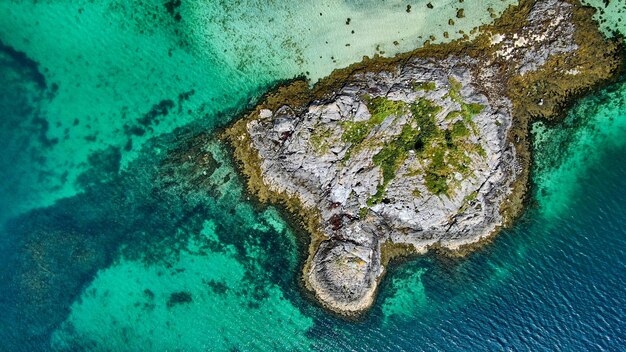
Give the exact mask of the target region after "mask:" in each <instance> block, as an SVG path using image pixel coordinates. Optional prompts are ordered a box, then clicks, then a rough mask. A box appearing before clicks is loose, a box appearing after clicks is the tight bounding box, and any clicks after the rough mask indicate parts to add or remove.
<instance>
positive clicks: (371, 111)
mask: <svg viewBox="0 0 626 352" xmlns="http://www.w3.org/2000/svg"><path fill="white" fill-rule="evenodd" d="M592 16H593V11H592V10H591V9H589V8H586V7H583V6H582V5H581V4H580V3H578V2H577V1H575V0H541V1H531V0H521V1H520V3H519V5H517V6H515V7H511V8H509V9H508V10H506V11H505V12H504V13H503V14H502V16H501V17H500V18H498V19H497V20H495V22H494V23H493V24H491V25H488V26H484V27H482V28H481V29H480V32H479V34H478V35H477V36H476V37H475V38H474V39H470V38H469V37H466V38H465V39H463V40H459V41H455V42H452V43H447V44H438V45H430V44H428V43H427V45H426V46H424V47H423V48H420V49H418V50H416V51H413V52H410V53H406V54H402V55H398V56H396V57H394V58H382V57H375V58H372V59H369V58H365V59H364V61H363V62H361V63H357V64H354V65H352V66H350V67H348V68H345V69H342V70H337V71H335V72H333V73H332V74H331V75H330V76H329V77H327V78H325V79H323V80H321V81H320V82H318V83H317V84H315V85H314V86H313V87H310V86H309V83H308V82H306V81H304V80H297V81H293V82H290V83H289V84H287V85H284V86H282V87H279V88H277V89H276V90H275V91H273V92H271V93H269V94H268V95H267V96H266V97H265V98H264V100H263V101H262V102H261V103H260V104H259V105H258V106H257V107H256V108H254V109H253V111H251V112H250V113H249V114H247V115H246V116H244V117H243V118H241V119H240V120H238V121H236V122H235V123H234V124H233V125H232V126H230V127H229V128H228V129H227V130H226V131H225V132H224V138H226V139H227V140H228V141H229V143H230V144H231V145H232V147H233V150H234V156H235V158H236V159H237V161H238V162H239V165H240V167H241V170H242V172H243V173H244V175H245V176H246V179H247V184H248V189H249V191H250V192H251V193H252V194H254V195H255V196H256V197H257V198H258V199H259V200H260V201H261V202H269V203H273V204H278V205H282V206H283V207H284V208H285V209H287V210H288V211H290V212H291V213H292V214H294V215H295V216H296V218H298V219H300V220H301V223H302V225H303V227H304V228H305V230H306V231H307V232H308V233H309V234H310V235H311V241H310V246H309V257H308V260H307V261H306V263H305V265H304V268H303V281H304V283H305V286H306V287H307V288H308V289H309V290H311V291H312V292H313V293H314V294H315V296H316V298H317V299H318V300H319V301H320V302H321V304H322V305H323V306H325V307H326V308H328V309H330V310H332V311H334V312H337V313H339V314H343V315H355V314H359V313H361V312H363V311H365V310H367V309H368V308H369V307H370V306H371V305H372V303H373V301H374V299H375V295H376V290H377V286H378V283H379V281H380V280H381V278H382V276H383V274H384V272H385V267H386V266H387V265H388V263H389V261H390V259H392V258H394V257H395V256H399V255H406V254H411V253H425V252H426V251H428V250H430V249H437V250H440V251H442V252H445V253H452V254H458V253H465V252H467V251H468V250H471V249H472V248H475V246H476V245H477V244H479V243H481V242H482V241H483V240H484V239H486V238H487V237H489V236H490V235H493V234H494V233H496V232H497V231H498V230H499V229H500V228H502V227H503V226H507V225H508V224H510V222H511V221H512V220H513V219H514V218H515V217H516V216H517V215H518V214H519V213H520V211H521V209H522V207H523V201H524V197H525V195H526V193H527V184H528V173H529V165H530V162H531V156H530V152H529V137H528V128H529V122H531V121H532V120H533V119H538V118H541V119H547V120H551V119H556V118H558V117H560V116H562V115H563V113H564V111H565V110H566V108H567V105H568V104H571V103H572V101H573V99H574V98H576V97H579V96H580V95H582V94H584V93H585V92H587V91H589V90H590V89H593V88H594V87H597V86H598V85H600V84H603V83H604V82H606V81H608V80H610V79H612V78H613V77H614V76H615V75H616V74H617V73H618V72H619V71H620V70H621V66H622V59H621V58H620V56H621V50H622V48H621V45H620V44H619V43H620V42H619V41H618V40H611V39H606V38H605V37H604V36H603V35H602V34H601V33H600V32H599V30H598V27H597V24H596V23H595V22H594V21H593V19H592Z"/></svg>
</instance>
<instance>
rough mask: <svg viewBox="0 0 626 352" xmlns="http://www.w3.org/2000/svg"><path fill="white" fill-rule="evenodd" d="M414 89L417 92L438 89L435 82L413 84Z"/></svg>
mask: <svg viewBox="0 0 626 352" xmlns="http://www.w3.org/2000/svg"><path fill="white" fill-rule="evenodd" d="M412 87H413V90H415V91H420V90H423V91H426V92H430V91H431V90H435V89H437V85H436V84H435V82H413V84H412Z"/></svg>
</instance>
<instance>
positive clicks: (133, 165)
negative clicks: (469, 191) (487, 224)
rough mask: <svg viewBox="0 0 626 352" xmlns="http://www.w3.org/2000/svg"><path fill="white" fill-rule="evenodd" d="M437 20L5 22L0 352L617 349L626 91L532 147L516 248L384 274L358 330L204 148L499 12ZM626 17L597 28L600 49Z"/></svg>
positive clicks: (216, 148) (575, 112)
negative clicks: (304, 273) (270, 105)
mask: <svg viewBox="0 0 626 352" xmlns="http://www.w3.org/2000/svg"><path fill="white" fill-rule="evenodd" d="M426 3H427V2H426V1H423V2H422V1H420V2H414V3H412V4H411V5H412V6H411V11H410V12H407V11H406V5H407V3H405V2H400V1H387V2H385V3H383V4H382V5H381V4H380V3H378V2H374V1H330V0H328V1H320V2H315V4H302V3H301V2H297V1H282V2H274V1H268V2H261V1H252V0H249V1H242V2H238V3H236V4H233V3H232V2H226V1H223V2H221V1H211V2H207V3H190V2H181V3H180V5H177V4H178V3H177V2H176V1H173V2H170V3H168V4H170V5H168V6H164V5H163V3H161V2H150V1H148V2H145V3H140V5H132V6H131V5H129V4H127V3H125V2H116V1H103V2H99V3H96V4H93V3H91V2H88V1H85V2H84V3H83V2H71V3H70V2H65V1H54V2H29V1H15V2H8V1H7V2H2V3H0V14H2V17H1V20H0V41H1V42H2V48H1V50H0V70H1V72H2V74H0V80H1V81H2V84H0V90H1V91H2V94H1V95H0V111H2V119H1V120H0V123H2V128H1V129H0V133H1V134H2V138H1V140H3V141H5V145H6V149H5V153H3V154H2V157H1V158H0V179H2V180H3V182H0V194H1V196H0V222H1V223H3V225H2V226H3V231H2V234H1V235H2V237H0V250H1V251H2V253H3V256H2V257H1V261H2V265H1V266H0V277H1V278H2V281H1V282H0V284H1V285H2V289H1V290H0V331H1V333H0V334H1V337H2V339H1V340H0V341H1V342H0V344H1V346H2V347H3V348H2V349H1V350H8V351H33V350H35V351H39V350H54V351H76V350H87V351H133V350H148V351H162V350H182V351H205V350H209V351H211V350H216V351H222V350H241V351H248V350H289V351H291V350H311V349H312V350H350V351H352V350H357V351H361V350H363V351H364V350H383V351H384V350H387V351H397V350H472V351H474V350H485V351H487V350H489V351H492V350H506V349H511V350H533V351H537V350H567V351H569V350H576V351H581V350H623V348H624V346H626V337H625V336H626V331H625V330H626V328H625V327H626V324H625V321H626V312H625V311H624V309H623V307H624V306H626V294H625V293H624V290H623V283H624V282H626V225H625V221H624V214H626V192H625V191H624V189H625V186H626V154H625V153H624V150H625V148H626V84H625V83H624V82H625V80H624V79H622V80H621V81H620V82H618V83H616V84H614V85H613V86H611V87H608V88H607V89H604V90H602V91H600V92H597V93H596V94H594V95H592V96H590V97H588V98H585V99H584V100H582V101H581V102H579V104H577V105H576V106H575V107H574V108H573V109H572V110H571V112H570V113H569V115H568V117H567V118H566V120H565V121H564V122H563V123H560V124H558V125H555V126H546V125H545V124H542V123H540V122H538V123H536V124H535V125H534V126H533V129H532V131H533V132H532V133H533V150H534V153H535V154H534V156H535V161H536V162H535V164H534V168H533V177H532V179H533V184H534V187H533V191H532V197H531V202H530V204H529V208H528V210H527V211H526V213H525V214H524V215H523V216H522V218H521V219H520V220H519V221H518V222H517V223H516V225H515V226H514V227H513V228H512V229H509V230H506V231H504V232H503V233H502V234H501V235H499V236H498V237H497V238H496V239H495V240H494V242H493V243H492V244H490V245H488V246H486V247H485V248H483V249H481V250H479V251H477V252H476V253H474V254H472V255H470V256H469V257H468V258H464V259H446V258H438V257H435V256H430V255H428V256H422V257H418V258H414V259H412V260H410V261H407V262H405V263H400V264H398V265H396V266H394V267H393V268H392V269H391V270H390V273H389V274H388V275H387V276H386V279H385V280H384V281H383V283H382V285H381V290H380V295H379V298H378V299H377V301H376V304H375V306H374V308H373V309H372V310H371V312H369V313H368V314H367V315H366V316H365V317H363V318H362V319H360V320H358V321H345V320H342V319H339V318H337V317H334V316H332V315H330V314H329V313H327V312H326V311H324V310H322V309H320V308H319V307H318V306H317V305H316V304H315V302H314V301H312V300H310V299H309V297H308V296H307V294H306V293H305V292H304V291H303V290H302V289H301V284H300V281H299V270H300V265H301V261H302V259H303V258H302V256H301V255H302V253H303V250H304V248H305V247H306V243H305V241H304V240H303V237H302V234H301V233H299V230H298V229H296V228H293V227H292V226H290V225H289V224H288V222H287V219H286V217H285V216H283V215H282V214H280V212H279V211H278V210H276V209H274V208H272V207H269V208H267V207H260V206H258V205H257V204H255V203H254V202H253V200H250V199H249V198H248V196H247V195H246V194H245V193H244V192H243V191H242V182H241V179H240V178H239V177H238V176H237V174H236V173H235V171H234V169H233V167H232V164H231V161H230V159H229V158H228V156H227V155H228V154H227V151H226V150H225V148H224V146H223V145H222V144H221V143H220V142H219V141H216V140H214V139H213V138H212V137H211V136H210V135H207V136H202V137H195V136H197V135H198V134H199V133H201V132H206V131H213V130H215V129H216V128H217V127H219V126H222V125H224V124H225V123H226V122H228V121H231V120H232V119H233V118H235V117H236V116H237V114H238V113H239V112H240V111H242V110H244V109H245V108H247V107H248V106H249V105H250V104H252V103H253V102H254V100H255V99H257V98H258V96H260V95H261V94H262V93H263V92H264V91H265V90H266V89H267V88H268V87H269V86H271V85H272V84H274V83H275V82H277V81H278V80H280V79H287V78H290V77H293V76H294V75H298V74H305V75H308V76H309V77H311V78H312V79H313V80H315V79H316V78H318V77H321V76H323V75H325V74H327V73H329V72H330V71H331V70H332V69H333V68H336V67H341V66H345V65H347V64H349V63H351V62H354V61H356V60H358V59H359V58H360V57H361V56H362V55H372V54H374V53H376V52H379V53H380V52H382V51H384V52H385V55H388V54H393V53H394V52H398V51H402V50H408V49H411V48H413V47H415V46H417V45H420V44H421V43H422V42H423V40H425V39H427V38H428V36H430V35H431V34H433V35H435V36H436V37H438V38H442V37H441V34H440V33H442V31H443V30H449V31H450V33H457V35H460V34H459V33H458V31H459V30H463V31H465V32H469V30H470V29H471V28H472V27H474V26H476V25H478V24H480V23H484V22H487V21H488V20H489V19H490V11H488V10H487V9H488V8H492V9H493V11H492V12H498V11H501V10H502V9H503V8H504V7H505V6H506V5H507V3H506V2H502V1H493V2H488V1H470V0H466V1H465V2H464V5H463V7H464V8H466V18H464V19H462V20H456V24H455V26H454V27H453V28H454V30H451V29H450V28H449V25H448V19H449V18H454V14H455V13H456V9H457V8H458V7H459V6H460V5H459V4H458V3H457V2H452V1H443V2H436V4H435V7H436V8H435V9H433V10H428V8H427V7H426ZM433 3H435V2H433ZM591 4H592V5H595V6H598V7H599V8H604V4H603V3H602V2H598V3H597V4H596V3H593V2H591ZM624 6H626V5H624V2H618V1H612V2H611V3H610V5H609V7H607V9H606V10H605V13H604V14H598V16H599V17H598V18H599V19H600V20H603V21H604V23H603V26H604V28H605V29H606V30H613V29H621V30H623V27H619V26H624V25H626V23H622V22H624V21H620V19H621V18H622V16H621V15H620V14H621V13H622V12H620V11H626V10H624ZM429 11H433V12H432V13H431V12H429ZM319 13H321V14H322V15H321V16H320V15H319ZM432 14H435V15H432ZM347 18H350V24H349V25H348V24H346V22H347ZM388 23H394V26H388V25H385V24H388ZM352 31H354V32H355V33H354V34H352ZM624 32H626V31H624ZM420 36H421V37H422V38H419V37H420ZM337 38H341V39H343V38H351V39H349V43H344V42H343V41H337V40H336V39H337ZM352 38H354V39H352ZM394 41H396V42H397V45H396V44H394ZM326 42H328V44H327V43H326ZM346 44H350V46H346ZM197 145H200V146H201V147H198V148H194V146H197ZM189 149H191V150H193V153H190V154H184V155H182V156H180V155H179V154H177V152H178V151H180V150H189ZM185 161H190V163H184V162H185ZM193 162H197V163H200V164H201V165H202V168H201V169H194V168H193V167H192V164H191V163H193ZM205 171H206V174H203V172H205Z"/></svg>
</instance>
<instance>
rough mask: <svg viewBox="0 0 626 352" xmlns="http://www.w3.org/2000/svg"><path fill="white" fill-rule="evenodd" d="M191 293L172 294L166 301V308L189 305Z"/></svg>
mask: <svg viewBox="0 0 626 352" xmlns="http://www.w3.org/2000/svg"><path fill="white" fill-rule="evenodd" d="M191 301H192V298H191V293H189V292H187V291H180V292H174V293H172V294H171V295H170V298H169V299H168V300H167V307H168V308H172V307H174V306H176V305H179V304H186V303H191Z"/></svg>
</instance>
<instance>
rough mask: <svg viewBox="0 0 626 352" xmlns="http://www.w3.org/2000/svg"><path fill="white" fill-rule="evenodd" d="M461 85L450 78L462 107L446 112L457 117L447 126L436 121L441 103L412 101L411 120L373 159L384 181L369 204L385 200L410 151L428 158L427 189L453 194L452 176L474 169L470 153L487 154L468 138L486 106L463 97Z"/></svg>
mask: <svg viewBox="0 0 626 352" xmlns="http://www.w3.org/2000/svg"><path fill="white" fill-rule="evenodd" d="M461 88H462V87H461V83H460V82H458V81H456V80H454V79H452V78H451V79H450V91H449V93H448V96H449V97H450V98H451V99H452V100H453V101H455V102H457V103H459V104H460V105H461V110H460V111H453V112H451V113H449V114H448V115H447V116H446V120H456V121H455V122H454V123H452V124H451V125H450V126H449V127H448V128H447V129H442V128H441V127H439V126H438V125H437V120H436V116H437V114H438V113H439V112H440V111H441V107H440V106H438V105H436V104H435V103H434V102H432V101H430V100H428V99H425V98H418V100H417V101H416V102H415V103H412V104H410V105H409V109H408V110H409V111H410V113H411V118H412V119H411V121H409V123H407V124H405V125H404V126H403V127H402V130H401V132H400V134H399V135H397V136H395V137H394V139H393V140H391V141H390V142H389V143H386V144H385V145H384V146H383V147H382V149H381V150H380V151H379V152H378V153H377V154H376V155H374V157H373V159H372V161H373V163H374V164H375V165H377V166H379V167H380V168H381V171H382V176H383V182H382V183H380V184H379V185H378V186H377V189H376V194H374V195H373V196H371V197H370V198H369V199H368V201H367V203H368V205H369V206H372V205H374V204H378V203H380V202H382V201H383V199H384V195H385V190H386V188H387V186H388V185H389V183H390V182H391V181H392V180H393V179H394V178H395V177H396V174H397V172H398V169H399V168H400V167H401V166H402V165H403V164H404V162H405V161H406V159H407V158H408V157H409V153H411V152H414V153H417V156H418V158H419V159H420V160H429V162H428V163H427V165H426V167H425V168H424V169H423V170H420V171H421V172H423V175H424V180H425V186H426V188H427V189H428V191H430V192H431V193H433V194H435V195H446V196H449V195H450V187H451V186H450V180H451V179H452V178H453V176H454V174H456V173H460V174H461V175H462V176H463V177H467V176H469V174H470V173H471V170H470V168H469V165H470V163H471V162H472V159H471V158H470V155H471V154H477V155H480V156H482V157H484V156H485V151H484V149H483V148H482V146H481V145H480V144H478V143H471V142H470V141H469V140H468V137H470V136H471V134H472V133H473V134H476V133H477V131H476V126H475V125H474V122H473V121H472V119H473V117H474V116H476V115H477V114H479V113H480V112H481V111H482V110H483V109H484V106H482V105H480V104H475V103H466V102H465V101H463V99H462V96H461V93H460V91H461ZM373 116H374V114H373ZM383 120H384V119H383ZM468 125H469V126H470V128H471V130H470V128H468ZM368 133H369V132H368ZM364 138H365V137H364Z"/></svg>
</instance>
